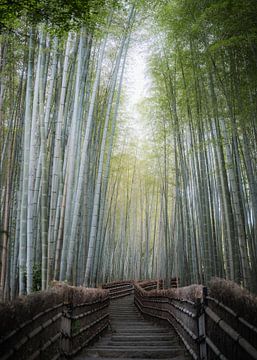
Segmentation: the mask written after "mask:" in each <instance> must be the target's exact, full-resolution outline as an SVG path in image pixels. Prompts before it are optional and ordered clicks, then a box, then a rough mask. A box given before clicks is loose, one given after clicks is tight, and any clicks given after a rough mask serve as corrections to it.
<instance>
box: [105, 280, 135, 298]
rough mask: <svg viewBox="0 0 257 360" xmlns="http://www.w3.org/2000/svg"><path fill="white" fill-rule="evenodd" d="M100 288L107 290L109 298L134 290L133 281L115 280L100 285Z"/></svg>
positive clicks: (118, 296) (127, 293)
mask: <svg viewBox="0 0 257 360" xmlns="http://www.w3.org/2000/svg"><path fill="white" fill-rule="evenodd" d="M102 289H105V290H108V291H109V296H110V299H111V300H113V299H118V298H120V297H123V296H127V295H131V294H132V293H133V291H134V281H115V282H112V283H108V284H104V285H102Z"/></svg>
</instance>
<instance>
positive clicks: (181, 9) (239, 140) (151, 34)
mask: <svg viewBox="0 0 257 360" xmlns="http://www.w3.org/2000/svg"><path fill="white" fill-rule="evenodd" d="M256 15H257V3H256V0H244V1H242V0H197V1H191V0H159V1H155V0H153V1H143V0H138V1H133V0H127V1H126V0H88V1H82V0H81V1H65V0H56V1H49V0H38V1H34V0H26V1H25V0H24V1H9V0H8V1H7V0H6V1H2V2H1V5H0V28H1V33H0V74H1V75H0V148H1V158H0V191H1V193H0V194H1V204H0V221H1V226H0V231H1V234H0V236H1V240H0V295H1V300H3V301H9V300H13V299H15V298H16V297H17V296H19V295H26V294H27V295H28V294H30V293H32V292H36V291H39V290H47V289H48V288H49V287H51V286H52V284H53V283H54V282H65V283H67V284H69V285H73V286H84V287H97V286H100V285H101V284H104V283H108V282H112V281H118V280H129V279H136V280H147V279H163V280H164V283H166V284H168V283H170V280H171V279H172V278H178V279H179V285H180V286H187V285H190V284H208V282H209V281H210V280H211V278H213V277H218V278H222V279H227V280H231V281H233V282H235V283H237V284H238V285H239V286H240V287H244V288H246V289H248V290H249V291H250V292H252V293H256V292H257V16H256Z"/></svg>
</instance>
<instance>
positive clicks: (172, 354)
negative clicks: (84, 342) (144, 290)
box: [75, 295, 190, 360]
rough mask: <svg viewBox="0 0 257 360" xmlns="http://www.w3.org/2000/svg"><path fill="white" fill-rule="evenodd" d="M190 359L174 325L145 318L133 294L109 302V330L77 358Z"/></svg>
mask: <svg viewBox="0 0 257 360" xmlns="http://www.w3.org/2000/svg"><path fill="white" fill-rule="evenodd" d="M96 358H99V359H108V360H110V359H112V358H113V359H114V358H115V359H117V358H122V359H131V358H134V359H173V360H186V359H190V357H189V355H188V354H187V353H186V351H185V348H184V346H183V344H182V343H181V341H180V340H179V339H178V336H177V335H176V333H175V331H174V330H173V329H172V328H171V327H164V326H161V325H159V324H155V323H153V322H151V321H147V320H145V319H144V318H143V317H142V316H141V314H140V313H139V311H138V310H137V308H136V307H135V305H134V296H133V295H130V296H127V297H124V298H120V299H117V300H112V301H111V304H110V329H109V330H108V332H106V333H105V334H104V336H103V337H102V338H100V340H99V341H98V342H96V343H94V344H93V345H92V346H91V347H88V348H86V349H85V350H84V351H83V353H81V354H80V355H79V356H77V357H76V358H75V360H90V359H96Z"/></svg>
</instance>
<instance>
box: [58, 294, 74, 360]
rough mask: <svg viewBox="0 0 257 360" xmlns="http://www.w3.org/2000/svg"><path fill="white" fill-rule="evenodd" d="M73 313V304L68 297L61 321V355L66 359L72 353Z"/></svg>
mask: <svg viewBox="0 0 257 360" xmlns="http://www.w3.org/2000/svg"><path fill="white" fill-rule="evenodd" d="M72 313H73V303H72V301H71V298H70V296H68V301H66V302H65V303H64V306H63V312H62V319H61V334H62V336H61V354H62V355H64V357H65V358H68V357H69V354H70V353H71V352H72V336H71V335H72V334H71V325H72V324H71V322H72Z"/></svg>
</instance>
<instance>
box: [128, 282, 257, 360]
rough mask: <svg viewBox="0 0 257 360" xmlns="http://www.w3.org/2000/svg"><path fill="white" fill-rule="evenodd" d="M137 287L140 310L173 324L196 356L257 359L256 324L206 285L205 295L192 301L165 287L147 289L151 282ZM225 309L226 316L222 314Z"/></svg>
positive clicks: (232, 359) (222, 359) (223, 358)
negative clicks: (220, 314)
mask: <svg viewBox="0 0 257 360" xmlns="http://www.w3.org/2000/svg"><path fill="white" fill-rule="evenodd" d="M134 287H135V305H136V306H137V307H138V309H139V310H140V312H142V314H144V315H147V316H151V317H153V318H157V319H162V320H165V321H167V322H168V323H169V324H170V325H171V326H173V328H174V329H175V330H176V332H177V334H178V335H179V337H180V338H181V340H182V341H183V342H184V344H185V346H186V348H187V349H188V351H189V353H190V354H191V356H192V357H193V358H194V359H201V360H204V359H205V360H206V359H210V360H212V359H221V360H240V359H245V360H248V359H249V360H257V348H256V344H257V341H256V340H257V336H256V335H257V329H256V327H255V326H253V325H251V324H250V323H249V322H248V321H246V320H245V319H243V318H241V317H239V316H238V314H236V313H235V312H234V310H232V309H230V308H228V307H227V306H226V305H224V304H222V303H221V302H220V301H218V300H217V299H214V298H212V297H210V296H207V288H203V296H202V298H198V299H195V300H194V301H192V300H188V299H181V298H176V297H174V295H172V293H169V292H168V291H165V290H164V291H161V292H158V291H157V292H156V291H150V292H149V291H146V289H147V284H144V287H141V284H140V282H137V283H135V284H134ZM173 294H174V293H173ZM213 304H214V305H215V306H214V305H213ZM188 307H190V309H189V308H188ZM221 311H223V312H225V313H224V316H225V318H223V317H221V316H219V313H221ZM226 314H227V315H226ZM232 320H233V321H232ZM235 321H237V322H238V324H239V325H240V326H239V325H238V326H237V323H236V322H235ZM231 342H232V343H231ZM232 344H233V345H232ZM232 348H233V349H232Z"/></svg>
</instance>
